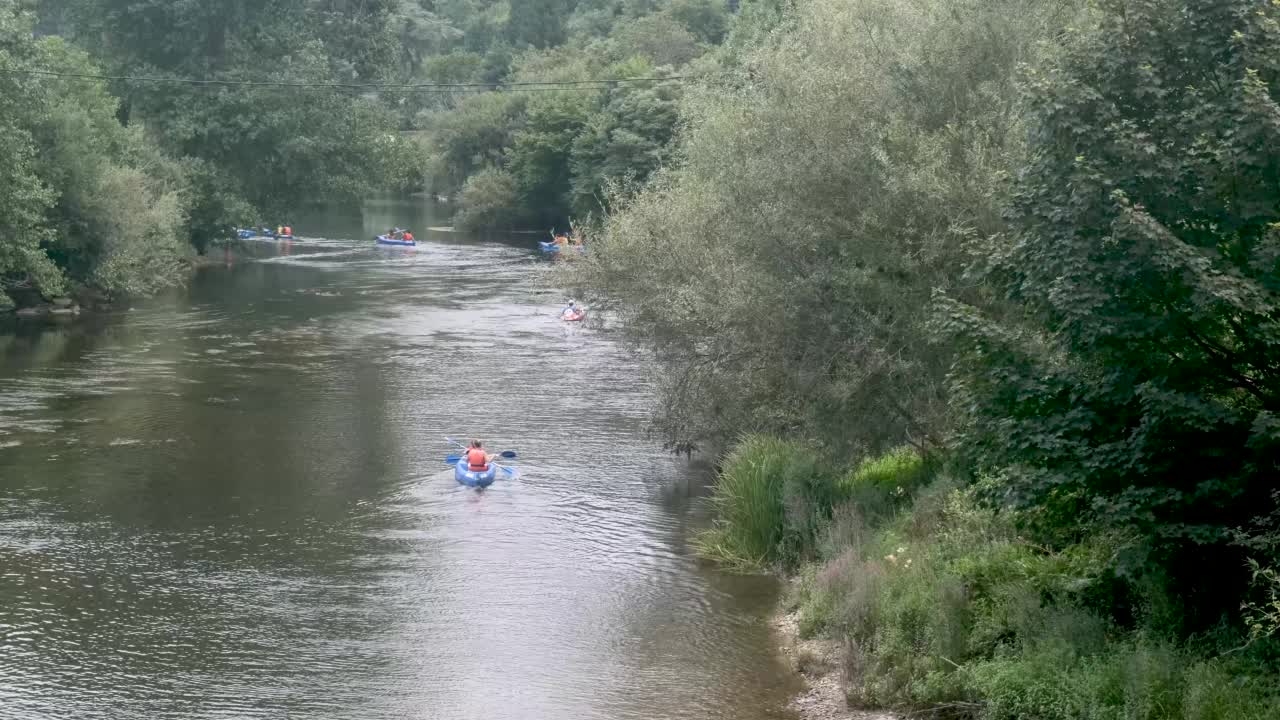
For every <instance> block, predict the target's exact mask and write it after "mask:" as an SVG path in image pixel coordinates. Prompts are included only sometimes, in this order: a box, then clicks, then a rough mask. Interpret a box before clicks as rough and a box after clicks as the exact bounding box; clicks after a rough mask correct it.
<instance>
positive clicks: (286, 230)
mask: <svg viewBox="0 0 1280 720" xmlns="http://www.w3.org/2000/svg"><path fill="white" fill-rule="evenodd" d="M284 234H285V235H292V234H293V228H291V227H289V226H288V225H285V226H284Z"/></svg>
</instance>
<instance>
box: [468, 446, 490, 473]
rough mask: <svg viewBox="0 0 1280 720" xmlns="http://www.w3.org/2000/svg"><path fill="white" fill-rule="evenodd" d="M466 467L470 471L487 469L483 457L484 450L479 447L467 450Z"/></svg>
mask: <svg viewBox="0 0 1280 720" xmlns="http://www.w3.org/2000/svg"><path fill="white" fill-rule="evenodd" d="M467 469H468V470H470V471H471V472H484V471H485V470H488V469H489V463H488V461H487V458H485V453H484V450H481V449H480V448H471V449H470V450H468V451H467Z"/></svg>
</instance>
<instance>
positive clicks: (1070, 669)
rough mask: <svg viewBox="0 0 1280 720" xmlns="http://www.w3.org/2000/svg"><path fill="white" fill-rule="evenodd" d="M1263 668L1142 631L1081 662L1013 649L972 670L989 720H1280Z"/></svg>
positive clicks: (1278, 700)
mask: <svg viewBox="0 0 1280 720" xmlns="http://www.w3.org/2000/svg"><path fill="white" fill-rule="evenodd" d="M1257 670H1258V669H1257V668H1254V667H1250V666H1246V665H1243V664H1233V663H1232V662H1231V661H1229V660H1223V659H1211V660H1206V659H1201V658H1198V657H1196V656H1195V655H1194V654H1192V653H1189V652H1187V651H1186V650H1184V649H1181V648H1179V647H1178V646H1176V645H1175V644H1173V643H1170V642H1167V641H1159V640H1153V639H1150V638H1148V637H1144V636H1141V635H1139V636H1135V637H1133V638H1131V639H1127V640H1121V641H1116V642H1112V643H1109V644H1108V645H1107V646H1106V647H1105V648H1102V649H1101V651H1100V652H1097V653H1095V654H1093V655H1090V656H1085V657H1079V658H1076V659H1074V660H1073V659H1068V658H1064V657H1063V656H1061V655H1060V654H1058V653H1054V652H1048V651H1045V650H1044V649H1038V650H1029V651H1024V652H1021V653H1010V654H1008V655H1007V656H1005V657H1001V658H998V659H995V660H992V661H988V662H981V663H976V664H974V665H973V666H972V667H970V668H969V669H968V670H967V672H966V674H967V675H968V679H969V681H970V682H971V683H972V688H973V690H975V691H976V692H977V693H978V695H980V696H981V697H982V698H983V699H984V701H985V702H984V707H983V710H982V712H981V714H980V717H981V719H982V720H1025V719H1026V718H1043V719H1044V720H1057V719H1058V718H1062V719H1064V720H1065V719H1067V718H1086V719H1089V720H1093V719H1097V720H1227V719H1228V718H1230V719H1231V720H1264V719H1270V720H1274V718H1276V717H1277V708H1280V693H1278V692H1277V686H1276V683H1275V680H1274V677H1271V678H1267V677H1266V676H1264V675H1261V674H1259V673H1258V671H1257Z"/></svg>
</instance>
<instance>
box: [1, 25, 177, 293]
mask: <svg viewBox="0 0 1280 720" xmlns="http://www.w3.org/2000/svg"><path fill="white" fill-rule="evenodd" d="M33 22H34V18H33V17H32V16H31V15H30V14H28V13H24V12H21V11H20V10H19V8H18V7H17V6H16V5H15V4H14V3H13V2H10V1H9V0H5V1H3V2H0V70H7V71H15V70H18V71H20V70H33V69H38V70H52V71H55V72H62V73H72V74H92V73H93V71H94V70H95V66H94V65H93V63H92V62H91V61H90V60H89V58H88V57H87V56H85V54H84V53H83V52H81V51H79V50H76V49H74V48H72V47H70V46H68V45H67V44H66V43H65V42H63V41H61V40H59V39H56V38H45V39H41V40H37V39H35V38H34V37H33V35H32V26H33ZM117 107H118V103H117V101H116V100H115V98H113V97H111V96H110V95H109V94H108V93H107V91H106V89H105V88H104V87H103V85H102V83H101V82H98V81H93V80H82V79H74V78H49V77H36V76H31V75H23V74H13V73H11V72H0V153H3V156H4V158H5V160H6V162H5V163H3V167H2V168H0V290H3V291H5V292H0V304H10V303H12V300H11V299H10V296H11V295H18V296H22V295H23V294H24V293H30V292H39V293H44V294H45V295H49V296H52V295H58V294H62V293H65V292H67V291H68V290H69V289H70V285H69V283H71V282H73V281H75V282H83V283H91V284H93V285H95V286H97V287H98V288H101V289H103V290H106V291H108V292H135V293H145V292H150V291H153V290H155V289H157V288H159V287H163V286H165V285H167V284H171V283H174V282H176V281H177V280H178V279H179V277H180V276H179V274H178V273H179V270H180V268H181V261H182V258H183V256H184V255H185V254H186V252H187V251H186V248H187V244H186V234H185V221H186V211H187V207H188V205H187V202H188V201H187V198H188V197H189V195H190V192H189V191H190V188H189V184H188V182H187V177H186V173H185V172H184V169H183V168H182V167H181V166H180V165H179V164H178V163H176V162H174V161H172V160H170V159H167V158H166V157H165V156H164V155H163V154H161V152H160V151H159V150H158V149H157V148H156V147H155V146H154V145H153V144H151V143H149V142H148V141H147V139H146V138H145V137H144V135H143V134H142V132H141V131H140V130H139V129H137V128H126V127H123V126H122V125H120V123H119V122H118V121H117V119H116V110H117Z"/></svg>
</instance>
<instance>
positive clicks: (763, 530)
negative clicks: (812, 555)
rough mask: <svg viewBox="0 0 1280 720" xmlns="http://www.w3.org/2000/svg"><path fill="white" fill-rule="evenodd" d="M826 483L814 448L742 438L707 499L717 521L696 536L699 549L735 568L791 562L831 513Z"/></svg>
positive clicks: (758, 568) (805, 549)
mask: <svg viewBox="0 0 1280 720" xmlns="http://www.w3.org/2000/svg"><path fill="white" fill-rule="evenodd" d="M830 487H831V483H830V481H829V479H828V478H827V476H826V475H825V474H824V473H823V472H822V470H821V463H820V461H819V459H818V456H817V454H816V452H815V451H814V450H813V449H812V448H810V447H808V446H806V445H804V444H801V443H797V442H792V441H787V440H780V439H778V438H774V437H768V436H764V435H753V436H749V437H747V438H744V439H743V440H742V442H740V443H739V444H738V445H737V446H736V447H735V448H734V449H733V450H732V451H731V452H730V453H729V455H728V456H726V457H725V459H724V462H723V465H722V468H721V471H720V476H719V479H718V481H717V483H716V487H715V492H714V494H713V495H712V500H711V501H712V504H713V505H714V509H715V516H716V520H715V524H714V526H713V527H712V528H711V529H710V530H708V531H706V532H705V533H702V534H701V535H700V536H699V537H698V538H697V540H696V541H695V544H696V547H697V550H698V551H699V552H700V553H701V554H702V555H703V556H705V557H708V558H711V559H713V560H715V561H717V562H719V563H721V564H722V565H724V566H725V567H727V568H729V569H731V570H735V571H738V572H762V571H765V570H767V569H769V568H770V567H773V566H779V565H784V566H785V565H791V564H793V563H795V562H796V561H797V560H798V559H800V558H801V557H803V556H804V555H805V554H806V553H807V552H809V551H811V549H812V536H813V535H814V534H815V533H816V532H817V531H818V528H819V526H820V525H821V523H822V518H823V516H824V515H829V514H830V499H829V496H830V490H829V489H830ZM824 488H826V490H825V491H824Z"/></svg>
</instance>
